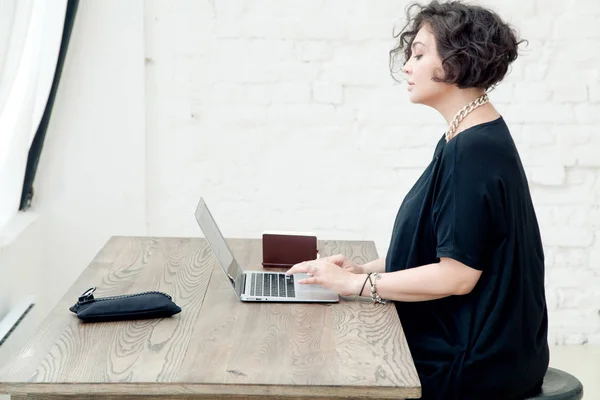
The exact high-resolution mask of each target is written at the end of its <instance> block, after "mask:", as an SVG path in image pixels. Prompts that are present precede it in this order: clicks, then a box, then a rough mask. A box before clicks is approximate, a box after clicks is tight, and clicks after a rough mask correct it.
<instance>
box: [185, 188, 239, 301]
mask: <svg viewBox="0 0 600 400" xmlns="http://www.w3.org/2000/svg"><path fill="white" fill-rule="evenodd" d="M194 215H195V216H196V221H198V225H200V229H202V232H203V233H204V237H205V238H206V241H207V242H208V244H209V245H210V248H211V249H212V251H213V253H214V254H215V257H216V258H217V261H219V264H221V267H222V268H223V270H224V271H225V273H226V274H227V276H228V277H229V281H230V282H231V284H232V286H233V289H234V290H235V292H236V293H237V295H238V297H241V294H242V290H243V288H242V282H243V280H242V275H243V271H242V269H241V268H240V266H239V264H238V263H237V261H236V260H235V257H234V256H233V253H232V252H231V250H230V249H229V246H228V245H227V242H226V241H225V238H224V237H223V235H222V234H221V230H220V229H219V227H218V226H217V223H216V222H215V220H214V218H213V217H212V214H211V213H210V211H209V210H208V207H207V206H206V203H205V201H204V199H203V198H200V201H199V202H198V206H197V207H196V212H195V213H194Z"/></svg>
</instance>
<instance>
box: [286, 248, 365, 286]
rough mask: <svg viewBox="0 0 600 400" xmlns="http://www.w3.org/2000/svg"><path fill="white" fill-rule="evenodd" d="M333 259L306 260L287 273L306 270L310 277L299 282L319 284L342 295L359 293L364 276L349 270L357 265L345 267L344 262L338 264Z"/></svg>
mask: <svg viewBox="0 0 600 400" xmlns="http://www.w3.org/2000/svg"><path fill="white" fill-rule="evenodd" d="M334 257H335V256H334ZM333 261H339V259H334V260H333ZM333 261H332V260H331V257H326V258H320V259H317V260H313V261H305V262H302V263H300V264H296V265H294V266H293V267H292V268H290V269H289V270H288V271H287V272H286V275H293V274H295V273H298V272H305V273H307V274H308V275H309V278H307V279H302V280H300V281H298V284H318V285H321V286H324V287H326V288H328V289H330V290H332V291H334V292H336V293H338V294H340V295H342V296H351V295H357V294H358V292H359V290H360V287H361V285H362V280H363V278H362V277H361V275H357V274H355V273H352V272H349V269H353V268H354V267H356V264H350V263H347V264H346V266H345V267H344V266H343V265H344V264H343V262H341V261H339V262H340V264H341V265H338V264H336V263H335V262H333Z"/></svg>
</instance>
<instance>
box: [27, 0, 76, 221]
mask: <svg viewBox="0 0 600 400" xmlns="http://www.w3.org/2000/svg"><path fill="white" fill-rule="evenodd" d="M78 6H79V0H68V1H67V10H66V12H65V21H64V24H63V33H62V40H61V43H60V50H59V53H58V58H57V60H56V70H55V72H54V79H53V80H52V86H51V88H50V93H49V95H48V101H47V102H46V107H45V109H44V114H43V115H42V119H41V120H40V125H39V126H38V128H37V130H36V132H35V136H34V138H33V141H32V142H31V147H30V148H29V155H28V157H27V167H26V169H25V177H24V180H23V190H22V191H21V202H20V205H19V211H25V210H27V209H29V208H30V207H31V202H32V200H33V192H34V190H33V183H34V181H35V175H36V172H37V167H38V163H39V160H40V155H41V154H42V148H43V147H44V139H45V138H46V131H47V130H48V124H49V122H50V116H51V115H52V108H53V106H54V99H55V98H56V92H57V90H58V84H59V82H60V77H61V75H62V70H63V65H64V62H65V57H66V54H67V48H68V47H69V41H70V39H71V32H72V30H73V25H74V23H75V14H76V13H77V7H78Z"/></svg>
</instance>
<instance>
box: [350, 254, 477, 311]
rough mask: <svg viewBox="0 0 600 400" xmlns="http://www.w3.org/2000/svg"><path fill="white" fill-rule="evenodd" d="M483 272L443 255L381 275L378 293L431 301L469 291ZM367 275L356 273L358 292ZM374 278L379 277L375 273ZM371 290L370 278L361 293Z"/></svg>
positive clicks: (384, 296) (404, 299)
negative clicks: (432, 260)
mask: <svg viewBox="0 0 600 400" xmlns="http://www.w3.org/2000/svg"><path fill="white" fill-rule="evenodd" d="M377 261H379V260H377ZM373 263H374V262H373ZM366 265H368V264H365V266H366ZM369 272H371V271H369ZM480 276H481V271H479V270H476V269H474V268H470V267H468V266H466V265H465V264H463V263H461V262H459V261H456V260H454V259H451V258H445V257H442V258H441V260H440V262H439V263H434V264H428V265H423V266H420V267H416V268H409V269H406V270H402V271H397V272H389V273H385V274H381V279H378V280H377V282H375V284H376V289H377V294H379V296H380V297H381V298H382V299H388V300H396V301H406V302H409V301H427V300H435V299H440V298H442V297H447V296H452V295H465V294H468V293H470V292H471V290H473V288H474V287H475V285H476V284H477V281H478V280H479V277H480ZM365 279H367V274H366V273H365V274H360V275H357V276H356V278H355V281H354V286H355V291H354V293H359V292H360V290H361V288H362V286H363V283H364V282H365ZM371 279H375V278H374V277H373V276H371ZM370 293H371V284H370V283H369V281H368V280H367V284H366V285H365V287H364V289H363V291H362V293H360V294H361V296H370Z"/></svg>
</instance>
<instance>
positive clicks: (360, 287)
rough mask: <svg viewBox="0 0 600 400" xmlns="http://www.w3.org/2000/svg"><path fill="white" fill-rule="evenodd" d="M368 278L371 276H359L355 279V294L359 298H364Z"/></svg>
mask: <svg viewBox="0 0 600 400" xmlns="http://www.w3.org/2000/svg"><path fill="white" fill-rule="evenodd" d="M368 277H369V274H357V275H356V277H355V282H354V293H356V294H357V296H362V295H363V292H364V291H365V290H368V289H366V286H367V285H366V283H367V281H368Z"/></svg>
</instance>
